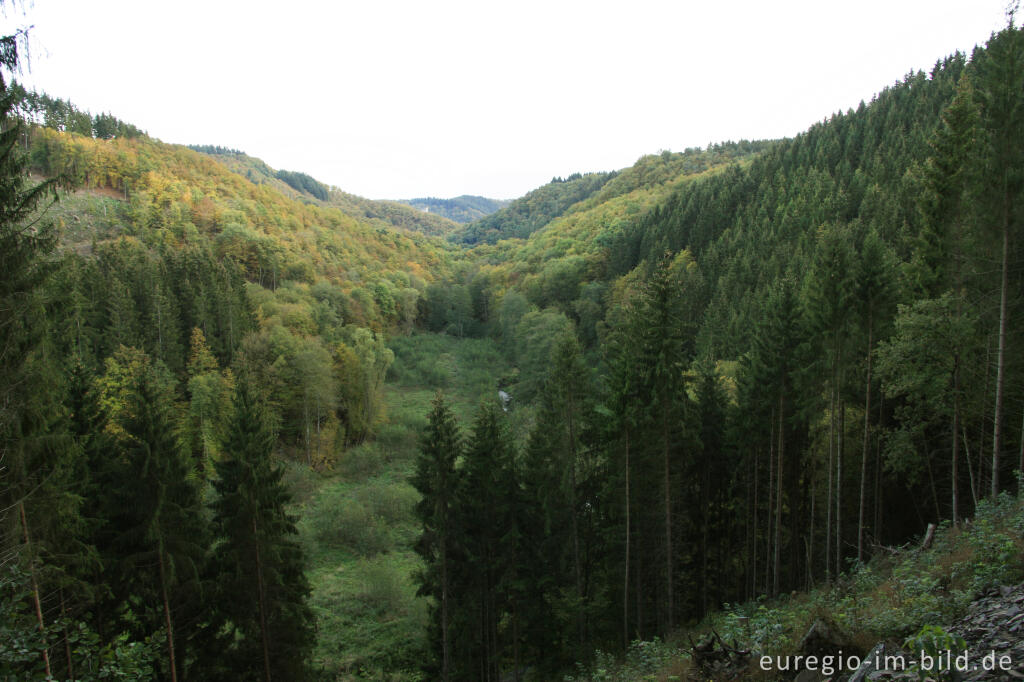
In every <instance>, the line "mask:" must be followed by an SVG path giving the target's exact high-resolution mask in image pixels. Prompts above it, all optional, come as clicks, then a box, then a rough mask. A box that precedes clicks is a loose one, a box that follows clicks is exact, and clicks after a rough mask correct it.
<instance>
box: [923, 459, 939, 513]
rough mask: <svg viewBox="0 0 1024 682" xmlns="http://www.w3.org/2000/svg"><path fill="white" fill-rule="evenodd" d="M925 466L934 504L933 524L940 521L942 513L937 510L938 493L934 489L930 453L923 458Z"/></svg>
mask: <svg viewBox="0 0 1024 682" xmlns="http://www.w3.org/2000/svg"><path fill="white" fill-rule="evenodd" d="M925 464H927V468H928V484H929V486H930V487H931V490H932V501H933V502H934V503H935V523H938V522H939V521H941V520H942V511H940V510H939V493H938V492H937V491H936V489H935V474H934V473H933V472H932V453H931V452H929V453H928V456H927V457H925Z"/></svg>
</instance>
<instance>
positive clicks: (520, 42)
mask: <svg viewBox="0 0 1024 682" xmlns="http://www.w3.org/2000/svg"><path fill="white" fill-rule="evenodd" d="M768 5H769V3H756V2H740V3H738V4H735V3H734V4H731V5H729V6H727V7H726V6H720V7H714V8H712V7H698V6H696V5H693V4H692V3H684V2H680V3H672V4H670V3H662V2H652V1H650V0H638V2H635V3H633V4H632V5H631V6H630V11H629V12H628V13H623V12H622V5H620V4H617V3H606V2H587V3H583V2H576V1H575V0H574V1H573V2H554V3H552V2H548V3H543V2H539V1H534V0H523V1H521V2H518V3H514V4H511V3H489V4H484V3H476V2H462V1H458V2H456V1H453V0H444V1H442V2H438V3H432V4H431V3H414V2H407V1H404V0H403V1H394V0H390V1H387V0H377V1H376V2H362V1H358V2H343V3H338V4H337V5H335V6H331V7H324V6H323V5H322V4H320V3H317V2H314V0H295V1H294V2H293V3H291V4H290V5H289V6H288V10H287V11H284V10H283V9H282V7H283V6H282V5H281V4H280V3H270V2H262V1H253V2H247V3H240V2H209V1H207V2H205V3H204V2H198V1H196V0H181V1H180V2H178V3H174V4H173V5H167V6H164V5H160V6H155V7H145V9H140V5H139V4H138V3H132V2H129V1H128V0H96V1H94V2H88V3H83V2H74V1H72V0H36V1H35V2H34V4H31V5H29V4H26V6H24V7H21V6H18V7H17V8H11V7H7V6H6V5H5V7H4V10H5V11H4V14H3V21H4V24H5V28H6V29H7V31H8V32H9V31H10V30H12V29H13V28H17V27H21V26H26V25H33V29H32V31H31V40H30V47H31V55H30V56H31V63H30V67H29V69H28V70H25V71H24V72H23V73H22V74H21V75H20V76H18V80H19V81H21V82H22V83H24V84H25V85H26V86H28V87H34V88H36V89H38V90H42V91H45V92H47V93H48V94H50V95H51V96H53V97H60V98H62V99H70V100H71V101H72V102H73V103H74V104H75V105H76V106H78V107H79V108H82V109H87V110H89V111H91V112H92V113H93V114H97V113H101V112H110V113H112V114H114V115H115V116H117V117H118V118H121V119H123V120H125V121H128V122H129V123H132V124H134V125H137V126H139V127H140V128H142V129H144V130H146V131H148V132H149V134H150V135H152V136H153V137H156V138H159V139H161V140H163V141H164V142H170V143H176V144H211V145H220V146H223V147H230V148H236V149H240V150H241V151H244V152H246V153H247V154H249V155H251V156H254V157H258V158H261V159H262V160H263V161H265V162H266V163H268V164H269V165H271V166H272V167H274V168H276V169H286V170H292V171H301V172H304V173H308V174H310V175H312V176H313V177H315V178H317V179H318V180H320V181H321V182H324V183H327V184H329V185H334V186H337V187H339V188H340V189H342V190H343V191H346V192H349V193H352V194H357V195H360V196H364V197H367V198H371V199H411V198H415V197H427V196H433V197H441V198H450V197H454V196H458V195H462V194H473V195H481V196H486V197H491V198H495V199H514V198H516V197H519V196H522V195H523V194H525V193H526V192H528V191H530V190H531V189H534V188H536V187H538V186H540V185H542V184H544V183H546V182H548V181H549V180H550V179H551V178H552V177H554V176H562V177H564V176H567V175H569V174H571V173H574V172H592V171H610V170H617V169H620V168H624V167H627V166H630V165H632V164H633V163H634V162H635V161H636V160H637V159H638V158H640V157H641V156H643V155H645V154H654V153H657V152H659V151H661V150H665V149H668V150H672V151H682V150H683V149H685V148H687V147H704V146H706V145H707V144H709V143H718V142H724V141H727V140H734V141H735V140H740V139H748V140H758V139H774V138H780V137H791V136H793V135H796V134H798V133H800V132H802V131H803V130H806V129H807V128H808V127H810V126H811V125H813V124H814V123H815V122H817V121H821V120H823V119H825V118H827V117H829V116H830V115H832V114H833V113H835V112H837V111H845V110H847V109H849V108H855V107H856V106H857V105H858V104H859V102H860V101H862V100H863V101H870V99H871V98H872V97H873V96H874V95H875V94H877V93H878V92H879V91H881V90H882V89H883V88H884V87H886V86H888V85H891V84H893V83H894V82H897V81H898V80H900V79H902V77H903V76H905V75H906V74H907V73H909V72H911V71H917V70H924V71H925V72H926V73H927V72H928V71H929V70H930V69H931V67H932V66H933V65H934V64H935V62H936V61H937V60H940V59H942V58H943V57H945V56H947V55H949V54H952V53H953V52H954V51H956V50H960V51H963V52H967V53H968V54H969V52H970V50H971V49H972V48H973V47H974V46H975V45H980V44H984V42H985V41H986V40H987V39H988V37H989V35H990V34H991V33H992V32H993V31H997V30H999V29H1001V28H1002V27H1003V26H1005V24H1006V14H1005V10H1006V3H1005V2H1004V1H1002V0H998V1H996V0H976V1H975V2H972V3H964V2H953V1H952V0H942V1H936V0H932V1H931V2H922V1H919V0H913V1H912V2H900V3H894V2H880V1H876V0H870V1H868V2H864V3H861V4H860V5H859V6H858V7H857V10H856V13H855V14H854V13H848V12H847V11H845V10H848V9H849V5H846V6H843V5H840V4H838V3H829V2H821V1H820V0H815V1H813V2H812V1H810V0H801V1H800V2H788V3H775V4H770V6H768Z"/></svg>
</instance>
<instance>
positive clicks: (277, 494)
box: [211, 382, 315, 682]
mask: <svg viewBox="0 0 1024 682" xmlns="http://www.w3.org/2000/svg"><path fill="white" fill-rule="evenodd" d="M233 408H234V409H233V413H232V415H231V418H230V420H229V422H228V425H227V429H226V435H225V437H224V441H223V452H224V455H223V458H222V459H220V460H218V461H216V462H215V464H214V467H215V469H216V474H217V477H216V479H215V480H214V483H213V485H214V489H215V490H216V492H217V498H216V500H214V502H213V504H212V505H211V506H212V509H213V514H214V517H213V528H214V533H215V544H214V547H213V554H214V557H215V559H214V563H215V569H216V576H217V597H218V598H217V608H218V609H219V611H220V614H221V615H222V617H223V618H224V619H225V620H226V623H227V625H226V630H225V632H226V633H228V634H227V635H226V636H225V649H226V653H227V658H228V660H229V662H230V666H229V668H228V670H229V671H230V675H232V676H236V677H245V678H246V679H263V680H266V681H267V682H269V681H270V680H302V679H305V678H306V676H307V675H308V664H307V660H308V657H309V654H310V652H311V651H312V649H313V645H314V643H315V635H314V632H313V614H312V611H311V610H310V608H309V606H308V605H307V603H306V599H307V597H308V595H309V585H308V583H307V581H306V577H305V573H304V568H305V567H304V562H303V554H302V548H301V547H300V546H299V544H298V542H297V541H296V538H295V536H296V535H297V530H296V528H295V521H296V518H295V517H294V516H292V515H290V514H288V513H287V511H286V509H285V507H286V505H287V503H288V502H289V499H290V496H289V494H288V492H287V490H286V488H285V485H284V483H283V482H282V480H281V477H282V475H283V473H284V470H283V469H282V468H280V467H278V466H275V465H274V463H273V460H272V452H273V447H274V441H275V437H274V433H273V432H272V431H271V429H270V427H269V425H268V424H267V420H266V417H265V416H264V414H263V409H262V407H261V406H260V404H259V403H258V401H257V399H256V397H255V395H254V392H253V391H252V389H251V388H250V387H249V385H248V383H244V382H243V383H242V384H241V385H240V386H239V387H238V390H237V392H236V394H235V399H234V405H233Z"/></svg>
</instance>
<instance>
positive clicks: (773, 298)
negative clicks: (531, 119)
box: [0, 21, 1024, 681]
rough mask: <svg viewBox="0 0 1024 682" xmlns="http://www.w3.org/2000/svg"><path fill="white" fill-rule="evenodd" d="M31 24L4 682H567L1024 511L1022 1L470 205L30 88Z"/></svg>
mask: <svg viewBox="0 0 1024 682" xmlns="http://www.w3.org/2000/svg"><path fill="white" fill-rule="evenodd" d="M18 40H19V36H17V35H15V36H9V37H7V38H4V39H3V40H2V43H0V66H2V68H3V80H0V90H2V99H0V118H2V119H3V129H2V130H3V131H2V133H0V208H2V210H0V271H2V272H3V275H2V277H0V349H2V352H0V375H2V376H0V391H2V394H0V615H2V617H0V676H5V679H6V678H9V679H22V678H46V677H52V678H60V679H82V680H88V679H105V678H109V677H114V676H119V677H122V678H126V679H167V680H178V679H182V680H184V679H197V680H217V679H225V680H230V679H267V680H269V679H282V680H299V679H319V678H324V679H353V678H358V677H371V678H387V679H391V678H395V679H398V678H402V679H406V678H407V679H417V678H418V679H444V680H495V681H496V680H507V679H515V680H548V679H561V678H562V677H563V676H565V675H568V674H574V673H575V671H577V670H578V669H579V666H586V665H588V664H589V663H590V662H591V661H593V660H595V657H598V653H597V652H599V651H604V652H613V653H619V654H621V653H625V652H627V651H630V650H631V647H633V646H634V642H637V641H654V640H656V639H658V640H663V639H665V638H670V637H672V636H673V635H674V634H675V633H677V632H678V631H679V629H680V628H681V627H687V626H691V625H693V624H694V623H696V622H698V621H700V620H701V619H702V618H704V617H706V616H708V615H709V614H711V613H713V612H715V611H716V610H718V609H720V608H722V606H723V604H737V603H743V602H751V603H759V602H758V601H757V600H759V599H772V598H775V597H778V596H780V595H786V594H789V593H791V592H793V591H796V590H806V589H810V588H813V587H815V586H818V585H832V584H837V583H839V582H841V581H843V580H844V579H846V578H844V577H845V576H851V575H854V574H855V572H857V571H861V570H864V567H866V566H868V565H869V562H870V561H872V560H873V559H874V558H875V555H876V554H878V553H879V551H880V549H881V548H883V547H886V546H889V545H899V544H902V543H904V542H906V541H907V540H908V539H910V538H912V537H914V536H915V535H918V534H920V533H922V532H923V531H924V529H925V528H926V527H927V525H928V524H929V523H936V524H939V523H946V524H948V525H949V526H951V527H957V526H959V524H961V522H962V521H963V520H965V519H968V518H970V517H971V516H973V515H974V514H975V513H976V512H977V511H979V510H981V511H984V509H985V508H986V505H987V504H996V503H998V502H999V500H1009V499H1011V496H1012V494H1013V493H1015V494H1016V495H1017V502H1016V503H1017V504H1019V499H1020V496H1021V491H1020V486H1021V485H1024V483H1022V479H1021V478H1020V476H1021V475H1022V474H1024V364H1022V363H1021V357H1022V354H1021V344H1022V342H1024V339H1022V338H1021V330H1022V326H1021V324H1020V316H1021V313H1022V310H1021V303H1022V292H1024V287H1022V284H1024V282H1022V276H1024V272H1022V269H1021V263H1022V255H1024V253H1022V249H1024V239H1022V232H1021V220H1022V216H1021V214H1020V210H1019V205H1020V203H1021V200H1022V198H1024V197H1022V194H1024V185H1022V183H1024V172H1022V167H1024V120H1022V118H1024V32H1021V31H1020V30H1018V29H1017V28H1016V27H1015V26H1014V25H1013V23H1012V21H1011V22H1010V24H1009V25H1008V26H1007V28H1005V29H1004V30H1002V31H1001V32H999V33H998V34H995V35H993V36H992V37H991V39H990V40H989V41H988V43H987V44H986V45H985V46H984V47H979V48H977V49H976V50H975V51H974V52H973V54H971V55H964V54H959V53H958V54H954V55H952V56H949V57H947V58H945V59H942V60H940V61H939V62H937V63H936V64H935V66H934V68H933V69H932V70H931V71H930V73H927V74H925V73H922V72H912V73H909V74H908V75H907V76H906V77H905V78H904V79H903V80H902V81H900V82H898V83H896V84H895V85H892V86H890V87H888V88H886V89H885V90H883V91H882V92H880V93H879V94H878V95H877V96H876V97H875V98H874V99H873V100H872V101H871V102H867V103H862V104H861V105H860V106H859V107H858V108H857V109H856V110H850V111H847V112H841V113H837V114H835V115H834V116H832V117H830V118H829V119H827V120H825V121H822V122H820V123H817V124H815V125H814V126H812V127H811V128H810V129H809V130H807V131H806V132H804V133H802V134H800V135H798V136H796V137H795V138H792V139H783V140H773V141H756V142H751V141H740V142H723V143H720V144H713V145H709V146H708V147H707V148H704V149H687V150H685V151H683V152H679V153H672V152H668V151H665V152H661V153H658V154H653V155H648V156H643V157H641V158H640V159H639V160H638V161H637V162H636V164H634V165H633V166H632V167H630V168H625V169H621V170H619V171H616V172H613V173H587V174H574V175H572V176H570V177H568V178H564V179H563V178H554V179H553V180H552V182H551V183H549V184H547V185H545V186H543V187H541V188H538V189H536V190H534V191H533V192H531V193H529V194H527V195H526V196H525V197H523V198H521V199H517V200H516V201H513V202H511V203H509V204H508V205H507V206H504V207H502V208H500V209H498V210H496V211H493V212H490V214H489V215H486V216H484V217H479V218H478V219H476V220H475V221H473V222H469V223H468V224H466V225H462V226H457V225H455V224H454V223H452V222H451V221H449V220H447V219H445V218H441V217H439V216H434V215H431V214H429V213H423V212H421V211H419V210H417V209H415V208H412V207H409V206H405V205H402V204H399V203H397V202H370V201H368V200H365V199H361V198H359V197H353V196H352V195H347V194H345V193H344V192H342V191H341V190H338V189H337V188H332V187H327V186H326V185H324V184H322V183H320V182H318V181H316V180H314V179H313V178H312V177H310V176H308V175H306V174H304V173H301V172H290V171H283V170H274V169H271V168H270V167H269V166H267V165H266V164H265V163H263V162H262V161H260V160H259V159H254V158H252V157H248V156H247V155H245V154H244V153H242V152H239V151H237V150H233V149H225V148H222V147H218V146H214V145H205V146H194V147H192V148H186V147H181V146H175V145H167V144H163V143H161V142H160V141H158V140H155V139H152V138H150V137H149V136H147V135H145V134H144V133H142V131H140V130H138V129H137V128H135V127H134V126H132V125H130V124H127V123H125V122H123V121H120V120H119V119H116V118H115V117H113V116H112V115H110V114H103V115H99V116H92V115H91V114H89V113H88V112H82V111H79V110H78V109H77V108H76V107H75V106H74V105H73V104H71V103H70V102H62V101H61V100H59V99H53V98H51V97H50V96H48V95H44V94H38V93H33V92H27V91H26V90H24V89H23V88H21V87H20V86H18V85H17V84H16V83H15V82H14V81H12V80H10V74H11V72H12V71H13V69H14V68H15V67H16V65H17V63H18V49H17V48H18ZM464 203H465V202H464ZM467 205H468V206H469V207H470V208H478V209H479V210H481V211H483V209H482V208H479V207H476V206H475V204H474V205H470V204H467ZM492 208H493V207H492ZM467 210H468V209H467ZM499 390H500V391H501V393H502V394H503V396H504V398H503V399H502V400H501V401H499V400H498V392H499ZM411 412H416V413H417V414H416V415H415V416H411V417H410V416H409V413H411ZM1007 504H1009V503H1007ZM1018 534H1019V531H1018ZM1008 542H1009V543H1010V544H1009V545H1006V546H1009V547H1011V550H1012V548H1015V547H1019V546H1020V538H1017V539H1014V538H1010V539H1009V540H1008ZM1014 542H1016V543H1017V544H1014ZM1018 554H1019V553H1018ZM993 561H994V562H995V563H996V564H997V565H999V566H1002V567H1003V568H1007V567H1009V568H1013V570H1017V569H1020V568H1024V567H1022V566H1019V564H1020V559H1019V556H1017V557H1016V558H1014V557H1013V556H1012V551H1011V552H1010V553H1009V554H1008V553H1006V552H1003V553H1002V554H998V555H997V556H996V558H995V559H993ZM972 570H981V569H979V568H977V566H975V567H974V568H972ZM856 574H857V575H861V574H860V573H856ZM988 575H989V577H990V578H991V579H994V577H993V576H997V575H999V576H1002V575H1008V574H1006V573H1002V572H992V573H990V574H988ZM349 576H353V577H349ZM981 585H982V583H981V582H975V583H971V585H970V588H969V589H970V590H977V589H979V586H981ZM959 589H964V590H968V588H960V587H958V586H957V585H953V584H949V585H931V586H930V587H929V591H931V592H935V593H936V594H939V595H945V597H947V599H948V601H950V602H954V601H957V600H958V599H959V598H960V597H959V596H957V595H958V594H959V593H957V594H954V592H955V590H959ZM965 593H966V592H965ZM929 617H934V616H929ZM924 624H927V623H924V622H919V623H901V624H899V625H892V624H890V625H889V626H887V627H889V630H884V631H882V632H884V634H885V635H892V636H899V637H905V636H907V635H909V634H911V633H910V631H909V629H908V628H910V627H911V626H912V625H913V626H915V627H920V626H921V625H924Z"/></svg>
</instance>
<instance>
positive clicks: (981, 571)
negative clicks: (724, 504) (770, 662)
mask: <svg viewBox="0 0 1024 682" xmlns="http://www.w3.org/2000/svg"><path fill="white" fill-rule="evenodd" d="M1022 579H1024V498H1017V497H1013V496H1011V495H1007V494H1004V495H1002V496H1001V497H1000V498H999V500H998V501H996V502H990V501H989V502H984V503H983V504H982V505H981V506H979V508H978V511H977V514H976V515H975V517H974V519H973V520H971V521H970V522H968V523H964V524H962V525H960V526H959V527H956V528H952V527H950V526H948V525H944V526H942V527H940V529H939V531H938V532H937V533H936V535H935V541H934V543H933V545H932V547H931V548H929V549H927V550H922V549H920V548H919V547H916V546H908V547H905V548H903V549H900V550H893V551H891V552H881V553H879V554H878V555H876V556H875V557H874V558H872V559H871V561H870V562H868V563H867V564H866V565H862V566H856V567H853V568H852V569H851V570H850V571H849V572H847V573H846V574H845V575H843V576H842V577H841V578H840V579H839V580H837V581H836V582H835V583H834V584H833V585H832V586H831V587H821V588H818V589H816V590H813V591H811V592H807V593H794V594H792V595H788V596H784V597H780V598H778V599H774V600H765V599H763V598H761V599H758V600H756V601H753V602H748V603H746V604H738V605H729V604H726V605H724V606H723V608H722V610H720V611H717V612H715V613H713V614H711V615H710V616H709V617H707V618H706V619H705V620H704V621H703V622H701V623H700V624H699V625H697V626H695V627H694V628H691V629H689V630H684V631H681V632H679V633H677V634H676V635H675V636H674V637H673V638H672V639H671V640H670V641H668V642H661V641H653V642H634V644H633V646H632V647H631V648H630V651H629V652H628V653H627V655H626V656H625V657H624V658H623V657H616V656H612V655H609V654H603V653H598V655H597V656H596V657H595V661H594V663H592V664H591V665H590V666H588V667H586V668H584V669H582V670H581V671H580V675H579V676H577V677H575V679H577V680H591V681H593V682H597V681H599V680H600V681H602V682H604V681H616V682H626V681H632V680H678V679H685V675H686V671H687V670H688V668H689V660H688V656H687V654H686V653H685V649H687V648H688V647H689V644H688V642H689V638H690V637H692V638H693V639H694V640H695V641H696V640H697V639H698V638H699V637H702V636H704V635H706V634H707V633H709V632H710V631H711V628H714V629H715V630H716V631H717V632H718V633H719V634H720V635H721V636H722V637H723V638H724V639H725V640H726V641H729V642H732V641H736V642H737V643H738V645H739V647H740V648H749V649H751V650H753V651H756V652H760V653H761V654H766V655H770V656H775V655H781V656H787V655H793V654H796V653H798V651H797V648H798V646H799V642H800V639H801V638H802V637H803V635H804V633H806V632H807V630H808V628H809V627H810V626H811V624H812V623H813V622H814V621H815V620H816V619H818V618H821V619H823V620H825V621H827V622H828V623H830V624H831V625H832V626H833V627H835V628H837V629H838V630H839V631H840V632H842V633H843V634H844V635H845V637H846V638H847V640H848V641H849V642H851V645H852V646H851V647H850V649H848V651H849V652H853V653H857V652H855V651H854V650H860V651H859V653H861V654H864V653H867V651H869V650H870V649H871V647H873V646H874V645H875V644H876V643H877V642H880V641H883V640H891V641H896V642H903V641H904V640H905V639H906V638H907V637H909V636H911V635H913V634H914V633H916V632H918V631H919V630H921V628H922V627H924V626H925V625H937V626H940V627H948V626H949V625H950V624H952V623H953V622H955V621H956V620H958V619H959V618H961V617H962V616H963V614H964V612H965V611H966V609H967V607H968V606H969V604H970V603H971V601H972V600H973V599H975V598H976V597H977V596H978V595H979V594H981V593H982V592H984V591H985V590H987V589H988V588H990V587H993V586H996V585H1000V584H1015V583H1017V582H1019V581H1020V580H1022ZM750 676H751V677H753V678H758V677H760V678H766V674H765V673H762V672H761V671H760V670H751V671H750Z"/></svg>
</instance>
